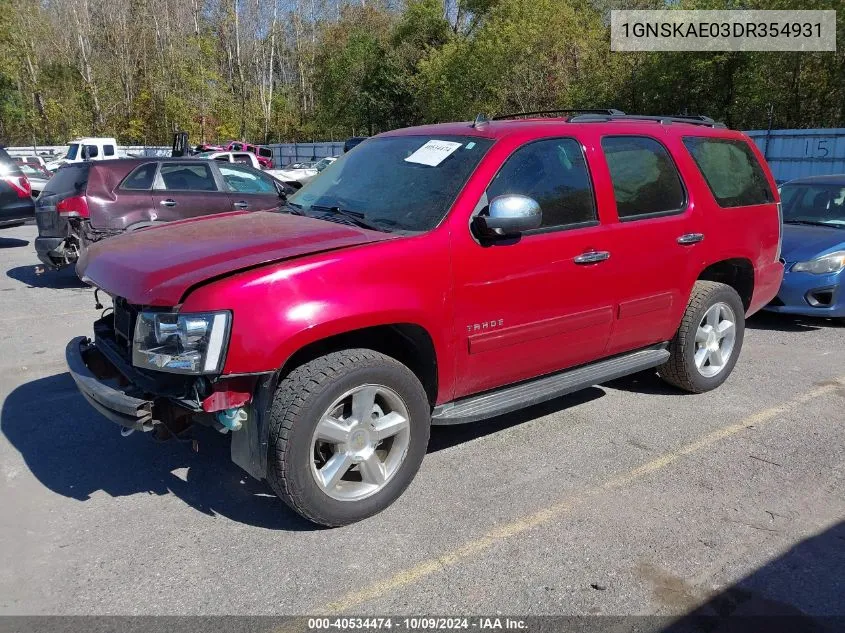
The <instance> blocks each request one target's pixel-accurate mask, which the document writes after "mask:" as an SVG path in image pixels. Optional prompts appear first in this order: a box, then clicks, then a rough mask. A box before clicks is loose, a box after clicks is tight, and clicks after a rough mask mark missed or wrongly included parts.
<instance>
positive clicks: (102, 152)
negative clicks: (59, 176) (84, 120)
mask: <svg viewBox="0 0 845 633" xmlns="http://www.w3.org/2000/svg"><path fill="white" fill-rule="evenodd" d="M125 157H126V154H125V153H124V152H123V151H122V150H119V149H117V141H115V140H114V139H113V138H108V137H86V138H78V139H76V140H73V141H71V142H70V143H68V148H67V153H66V154H65V155H64V156H62V157H61V158H59V159H58V160H54V161H52V162H49V163H47V169H49V170H50V171H56V170H57V169H58V168H59V167H61V166H62V165H68V164H70V163H81V162H82V161H85V160H109V159H112V158H125Z"/></svg>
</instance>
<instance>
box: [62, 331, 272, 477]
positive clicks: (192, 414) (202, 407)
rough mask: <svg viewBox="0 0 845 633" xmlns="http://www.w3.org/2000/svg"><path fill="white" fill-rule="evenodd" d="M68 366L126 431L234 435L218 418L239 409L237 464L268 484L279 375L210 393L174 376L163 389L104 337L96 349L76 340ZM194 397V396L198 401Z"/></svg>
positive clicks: (227, 382)
mask: <svg viewBox="0 0 845 633" xmlns="http://www.w3.org/2000/svg"><path fill="white" fill-rule="evenodd" d="M101 328H102V324H101V322H98V323H96V324H95V332H96V331H97V330H98V329H101ZM65 360H66V362H67V366H68V371H69V372H70V375H71V377H72V378H73V380H74V382H75V383H76V386H77V387H78V389H79V391H80V393H81V394H82V395H83V397H84V398H85V399H86V400H87V401H88V403H89V404H90V405H91V406H92V407H93V408H94V409H95V410H96V411H97V412H99V413H100V414H101V415H103V416H105V417H106V418H107V419H109V420H111V421H112V422H114V423H116V424H118V425H120V426H121V427H122V428H124V429H131V430H133V431H154V433H153V435H154V436H156V437H157V438H158V439H166V438H168V437H171V436H173V435H179V434H181V433H182V432H183V431H185V430H187V429H188V428H189V427H190V426H191V425H192V424H194V423H199V424H201V425H204V426H210V427H212V428H215V429H217V430H218V431H221V432H228V431H229V430H230V429H226V428H224V426H223V425H221V424H220V423H219V422H218V421H217V417H216V416H217V415H219V413H218V412H223V411H226V410H228V408H229V406H230V405H235V404H236V403H239V404H237V406H238V407H242V408H243V409H244V411H248V415H245V419H244V422H243V423H242V424H241V425H239V427H238V429H239V430H237V431H234V432H232V434H231V436H232V442H231V458H232V461H233V462H234V463H235V464H237V465H238V466H240V467H241V468H243V469H244V470H245V471H247V472H248V473H249V474H250V475H252V476H253V477H255V478H256V479H263V478H264V476H265V473H266V469H267V441H268V440H267V435H268V433H267V419H266V413H265V412H266V411H267V407H268V404H269V399H270V398H271V397H272V394H273V389H274V387H275V376H274V375H256V376H252V377H250V376H240V377H237V378H232V379H226V378H220V379H218V380H217V381H216V382H213V383H210V384H207V385H206V386H205V388H204V389H200V388H198V386H197V384H192V385H191V384H189V382H188V381H190V380H193V379H189V378H185V382H184V383H182V385H180V384H179V378H178V377H174V376H172V375H170V376H164V377H163V378H162V379H163V380H165V381H167V382H164V383H162V381H161V380H159V381H156V380H155V379H151V378H150V376H148V375H145V374H143V373H141V372H139V371H138V370H136V369H135V368H134V367H132V366H131V365H130V364H129V363H128V362H127V361H126V360H125V359H124V358H122V357H121V355H120V354H119V353H117V352H116V345H115V344H114V341H110V340H107V339H104V338H100V337H99V336H98V337H97V342H96V343H95V342H93V341H91V340H90V339H88V338H86V337H84V336H78V337H76V338H74V339H73V340H71V341H70V342H69V343H68V344H67V348H66V349H65ZM174 380H175V381H176V382H174ZM201 380H205V378H202V379H201ZM247 385H248V386H247ZM237 389H239V390H240V391H237ZM246 390H249V395H248V396H247V395H246V394H244V391H246ZM188 392H193V393H194V399H193V400H190V399H189V398H188V397H187V393H188ZM244 396H245V397H244ZM235 398H239V399H237V400H235Z"/></svg>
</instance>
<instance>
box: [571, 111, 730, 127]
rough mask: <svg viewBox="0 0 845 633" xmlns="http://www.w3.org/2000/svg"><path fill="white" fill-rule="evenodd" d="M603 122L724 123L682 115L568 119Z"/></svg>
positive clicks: (580, 121)
mask: <svg viewBox="0 0 845 633" xmlns="http://www.w3.org/2000/svg"><path fill="white" fill-rule="evenodd" d="M604 121H654V122H656V123H689V124H691V125H704V126H707V127H725V124H724V123H719V122H717V121H714V120H713V119H711V118H710V117H709V116H704V115H700V114H699V115H689V116H687V115H683V116H647V115H644V114H624V113H622V112H619V111H618V110H617V112H615V113H613V114H598V113H592V112H590V113H585V114H580V115H577V116H573V117H569V122H570V123H602V122H604Z"/></svg>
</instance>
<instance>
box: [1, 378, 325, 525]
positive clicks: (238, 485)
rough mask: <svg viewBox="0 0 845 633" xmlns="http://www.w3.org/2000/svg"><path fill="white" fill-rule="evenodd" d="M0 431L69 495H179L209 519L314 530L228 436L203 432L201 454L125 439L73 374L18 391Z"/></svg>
mask: <svg viewBox="0 0 845 633" xmlns="http://www.w3.org/2000/svg"><path fill="white" fill-rule="evenodd" d="M0 431H2V433H3V435H5V436H6V438H7V439H8V441H9V442H10V443H11V444H12V446H14V447H15V448H16V449H17V450H18V451H19V452H20V454H21V455H22V457H23V459H24V461H25V463H26V465H27V467H28V468H29V469H30V471H31V472H32V474H33V475H35V477H36V478H37V479H38V480H39V481H40V482H41V483H42V484H43V485H44V486H46V487H47V488H49V489H50V490H52V491H53V492H55V493H57V494H60V495H62V496H65V497H69V498H72V499H77V500H79V501H86V500H88V499H89V498H90V497H91V496H92V495H93V494H94V493H95V492H97V491H103V492H105V493H106V494H108V495H110V496H112V497H122V496H128V495H134V494H138V493H148V494H156V495H167V494H173V495H176V496H177V497H179V499H181V500H182V501H184V502H185V503H186V504H188V505H189V506H191V507H192V508H194V509H196V510H198V511H199V512H202V513H204V514H207V515H209V516H214V515H216V514H218V515H221V516H225V517H227V518H229V519H232V520H234V521H238V522H241V523H246V524H250V525H255V526H258V527H264V528H268V529H271V530H290V531H298V530H312V529H315V526H314V525H313V524H311V523H309V522H307V521H305V520H304V519H302V518H300V517H299V516H298V515H297V514H295V513H294V512H292V511H291V510H289V509H288V508H287V507H286V506H285V505H284V504H283V503H282V502H281V501H280V500H279V499H278V498H277V497H276V496H275V495H274V494H273V493H272V492H271V490H270V489H269V487H268V486H267V485H266V483H264V482H260V481H256V480H255V479H253V478H252V477H250V476H249V475H247V474H246V473H245V472H244V471H243V470H241V469H240V468H239V467H238V466H236V465H235V464H233V463H232V461H231V460H230V458H229V440H228V438H227V437H225V436H221V435H220V434H219V433H217V432H215V431H213V430H211V429H206V428H202V427H201V428H199V429H198V430H197V431H196V432H195V433H194V437H195V438H196V439H197V442H198V445H199V451H198V452H194V451H193V450H192V443H191V442H190V441H187V442H176V441H170V442H165V443H158V442H156V441H155V440H153V439H152V438H151V437H150V435H149V434H147V433H134V434H132V435H130V436H129V437H126V438H124V437H122V436H121V435H120V432H119V428H118V427H117V426H116V425H115V424H114V423H112V422H110V421H108V420H106V419H105V418H103V417H102V416H100V415H99V414H97V413H96V412H95V411H94V410H93V409H92V408H91V407H90V405H89V404H88V403H87V402H85V400H84V399H83V398H82V396H81V395H80V394H79V392H78V391H77V390H76V385H75V384H74V383H73V379H72V378H71V377H70V375H69V374H66V373H65V374H57V375H54V376H50V377H47V378H40V379H38V380H34V381H32V382H29V383H26V384H24V385H21V386H20V387H18V388H16V389H15V390H14V391H12V393H10V394H9V395H8V396H7V397H6V400H5V401H4V402H3V406H2V409H0ZM184 469H187V471H185V470H184ZM173 471H178V472H179V473H182V476H179V474H175V473H174V472H173Z"/></svg>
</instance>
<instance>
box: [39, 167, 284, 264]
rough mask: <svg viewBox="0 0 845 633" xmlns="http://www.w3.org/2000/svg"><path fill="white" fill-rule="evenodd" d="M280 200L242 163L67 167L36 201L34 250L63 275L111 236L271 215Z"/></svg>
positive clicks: (279, 193) (277, 188) (280, 191)
mask: <svg viewBox="0 0 845 633" xmlns="http://www.w3.org/2000/svg"><path fill="white" fill-rule="evenodd" d="M284 196H285V185H284V184H282V183H281V182H279V181H278V180H276V179H275V178H273V177H272V176H270V175H268V174H265V173H263V172H261V171H259V170H257V169H253V168H252V167H248V166H246V165H241V164H233V163H219V162H215V161H209V160H203V159H187V158H139V159H122V160H103V161H96V162H83V163H76V164H71V165H66V166H64V167H62V168H61V169H60V170H59V171H58V172H57V173H56V175H55V176H53V178H51V179H50V181H49V182H48V183H47V185H46V186H45V188H44V191H43V192H42V194H41V195H40V196H39V198H38V202H37V205H36V209H35V218H36V222H37V223H38V237H37V238H36V240H35V250H36V252H37V253H38V258H39V259H40V260H41V261H42V262H43V263H44V264H45V265H46V266H48V267H49V268H62V267H64V266H69V265H71V264H74V263H75V262H76V261H77V259H79V255H80V253H81V252H82V251H84V250H85V249H86V248H87V247H88V245H89V244H92V243H94V242H99V241H100V240H103V239H105V238H108V237H112V236H114V235H119V234H121V233H125V232H127V231H135V230H137V229H143V228H147V227H149V226H155V225H157V224H161V223H164V222H172V221H174V220H186V219H190V218H195V217H199V216H204V215H215V214H218V213H226V212H228V211H270V210H274V209H278V208H279V206H280V205H281V204H282V203H283V199H284Z"/></svg>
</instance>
